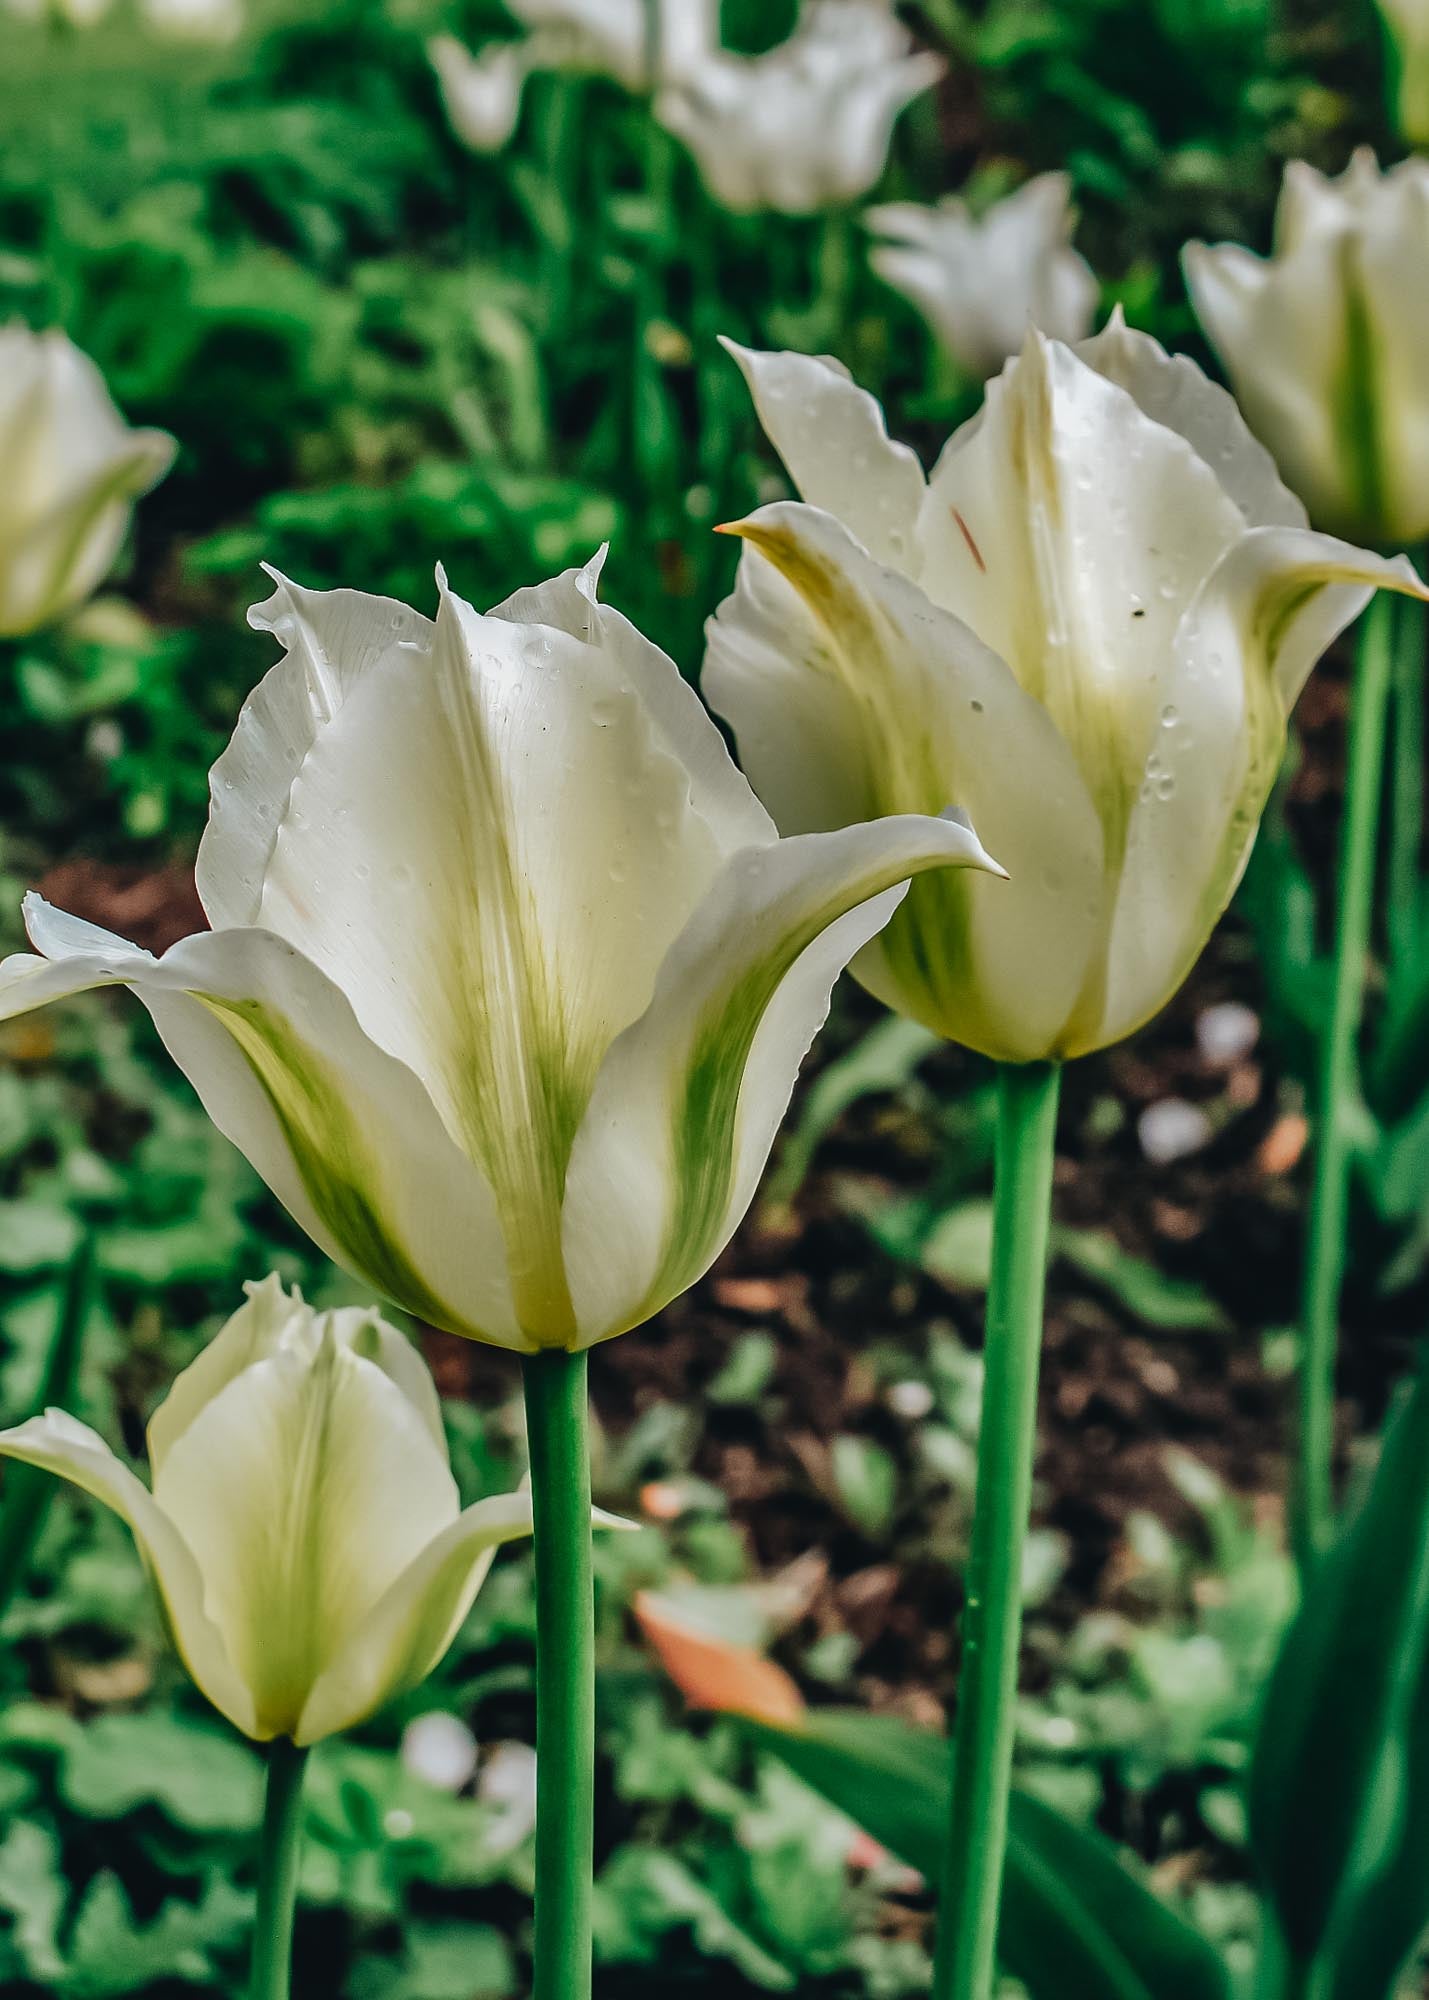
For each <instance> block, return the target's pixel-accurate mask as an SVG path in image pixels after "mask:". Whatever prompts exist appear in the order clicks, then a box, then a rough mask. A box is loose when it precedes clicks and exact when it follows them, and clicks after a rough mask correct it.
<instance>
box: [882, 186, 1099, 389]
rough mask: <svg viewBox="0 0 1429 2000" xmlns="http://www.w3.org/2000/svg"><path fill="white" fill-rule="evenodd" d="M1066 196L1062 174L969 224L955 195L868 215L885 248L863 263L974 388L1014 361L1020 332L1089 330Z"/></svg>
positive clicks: (1086, 282) (1087, 294) (1088, 274)
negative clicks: (903, 300) (904, 302)
mask: <svg viewBox="0 0 1429 2000" xmlns="http://www.w3.org/2000/svg"><path fill="white" fill-rule="evenodd" d="M1071 195H1072V184H1071V180H1070V178H1069V176H1068V175H1066V174H1039V175H1038V176H1037V177H1036V179H1035V180H1030V181H1028V183H1027V185H1026V186H1025V187H1021V188H1018V190H1017V191H1016V193H1015V194H1010V195H1008V196H1006V197H1005V198H1004V199H1003V200H1002V201H997V202H994V203H993V204H992V206H991V208H989V209H988V210H987V211H986V212H985V213H984V214H983V215H981V216H977V217H975V216H974V215H973V213H972V211H971V209H970V208H969V207H968V205H967V203H966V202H965V201H961V200H959V199H958V197H957V196H956V195H949V196H946V197H945V198H944V199H943V200H942V201H941V202H939V203H938V205H937V207H936V208H923V207H920V206H919V205H918V204H917V203H916V202H910V201H898V202H890V203H888V204H887V205H886V206H884V207H882V208H871V209H870V210H869V211H868V214H867V215H866V216H865V218H864V220H865V221H866V222H867V224H868V226H869V228H870V229H872V230H873V231H874V232H875V233H876V234H877V235H879V236H882V237H886V238H887V239H888V240H887V241H886V242H884V243H879V244H877V245H875V247H874V248H873V249H872V250H871V251H870V252H869V262H870V263H871V264H872V266H873V268H874V270H875V271H877V272H878V274H879V276H880V277H881V278H883V279H884V280H885V281H886V282H887V283H888V284H890V285H892V286H893V288H894V289H895V291H900V292H902V293H903V294H904V295H905V297H907V298H909V299H911V300H912V302H913V304H914V305H915V306H916V307H917V308H918V310H919V312H920V313H922V315H923V317H924V319H926V320H927V322H928V324H929V326H930V327H931V328H932V329H933V332H934V333H935V334H936V335H937V337H938V339H939V340H940V341H941V342H942V344H943V346H944V347H945V348H946V349H947V351H948V352H949V354H951V355H952V356H953V358H954V360H955V361H957V362H958V364H959V365H960V366H961V367H962V368H963V369H964V370H965V371H966V372H967V373H968V374H969V375H973V376H976V377H977V378H978V380H983V379H984V378H985V377H987V376H989V375H995V374H996V373H997V371H998V369H999V368H1001V366H1002V364H1003V363H1004V361H1007V360H1009V359H1010V358H1011V357H1012V356H1013V355H1014V354H1016V353H1017V351H1018V349H1019V348H1020V347H1021V345H1022V343H1023V341H1024V340H1025V338H1026V336H1027V329H1028V327H1029V326H1035V327H1039V328H1040V329H1041V331H1042V332H1043V333H1048V334H1051V335H1052V336H1053V337H1054V338H1055V339H1057V340H1068V341H1074V340H1081V339H1082V338H1083V337H1084V336H1085V335H1086V334H1088V333H1090V332H1091V327H1092V317H1093V315H1094V313H1095V312H1096V306H1097V281H1096V278H1095V277H1094V275H1093V273H1092V270H1091V267H1090V265H1089V264H1088V263H1087V262H1086V260H1085V259H1084V258H1082V257H1080V256H1078V254H1077V252H1076V251H1075V250H1073V249H1072V247H1071V238H1072V230H1073V228H1074V227H1075V223H1076V217H1075V215H1074V213H1073V210H1072V206H1071Z"/></svg>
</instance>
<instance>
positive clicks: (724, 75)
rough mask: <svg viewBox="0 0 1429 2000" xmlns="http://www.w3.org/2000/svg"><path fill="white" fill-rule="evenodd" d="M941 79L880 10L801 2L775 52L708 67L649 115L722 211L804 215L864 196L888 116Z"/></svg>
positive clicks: (889, 130)
mask: <svg viewBox="0 0 1429 2000" xmlns="http://www.w3.org/2000/svg"><path fill="white" fill-rule="evenodd" d="M943 68H944V65H943V62H942V59H941V57H939V56H936V55H933V54H931V53H928V52H924V53H921V54H914V53H913V44H912V38H911V36H910V35H909V34H908V32H907V31H906V29H904V28H903V27H902V26H901V25H900V24H899V22H898V21H897V20H896V19H895V17H894V15H893V14H892V13H891V12H890V10H889V8H888V7H887V5H885V4H883V0H808V4H806V6H805V8H804V12H803V14H802V16H801V18H800V21H799V25H798V27H797V28H796V30H795V32H794V33H793V34H792V35H791V36H790V37H789V39H788V40H787V41H786V42H783V43H781V44H780V45H779V46H778V47H777V48H773V49H771V50H770V51H769V52H768V54H766V55H762V56H736V55H726V54H723V53H716V54H714V55H712V56H711V57H710V59H709V61H708V62H706V63H705V64H704V65H703V66H702V67H700V68H698V69H696V70H692V72H691V73H690V74H689V75H688V76H687V77H686V78H685V79H684V80H683V81H682V82H678V83H674V84H671V85H668V86H667V87H666V88H665V89H663V90H662V91H661V92H660V94H659V96H658V97H657V99H656V104H655V115H656V116H657V118H659V120H660V122H661V124H663V125H664V126H665V127H666V129H667V130H668V131H670V132H673V133H674V134H675V136H676V137H677V138H679V139H682V140H683V141H684V143H685V144H686V145H687V146H688V147H689V149H690V151H691V153H693V155H694V157H695V163H696V165H697V166H698V168H699V171H700V174H701V177H702V178H703V180H704V182H705V185H706V187H708V189H709V191H710V193H711V194H712V195H713V196H714V197H715V199H716V200H717V201H720V202H722V203H723V204H724V206H725V207H726V208H729V209H733V210H734V211H736V212H737V213H742V214H748V213H753V212H755V211H756V210H759V209H778V210H781V211H782V212H784V213H785V214H789V215H808V214H813V213H815V212H816V211H817V210H819V209H821V208H830V207H833V206H835V205H836V204H838V203H841V202H848V201H853V200H856V199H857V197H858V196H859V195H862V194H866V193H867V192H868V190H869V189H870V188H871V187H872V186H873V184H874V182H875V181H876V180H877V179H878V177H879V175H880V174H881V173H882V172H883V167H884V163H885V161H886V159H887V157H888V145H889V141H890V139H891V138H892V135H893V126H894V123H895V121H896V120H897V117H898V114H899V112H900V111H902V110H903V109H904V107H905V106H906V105H907V104H909V103H911V101H912V100H913V99H914V98H915V97H917V96H919V95H920V94H921V93H922V92H923V91H925V90H928V89H930V88H931V86H932V85H933V84H935V83H936V82H937V81H938V78H939V77H940V76H941V75H942V73H943Z"/></svg>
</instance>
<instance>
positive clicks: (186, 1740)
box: [60, 1709, 262, 1834]
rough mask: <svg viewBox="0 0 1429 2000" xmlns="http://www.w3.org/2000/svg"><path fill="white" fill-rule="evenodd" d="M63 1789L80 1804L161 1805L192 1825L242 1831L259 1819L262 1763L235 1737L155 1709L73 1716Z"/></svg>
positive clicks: (98, 1811)
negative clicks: (86, 1718)
mask: <svg viewBox="0 0 1429 2000" xmlns="http://www.w3.org/2000/svg"><path fill="white" fill-rule="evenodd" d="M71 1728H72V1731H73V1733H72V1734H70V1735H69V1737H68V1742H67V1745H66V1747H65V1748H64V1750H63V1752H62V1763H61V1772H60V1790H61V1793H62V1794H63V1796H64V1798H65V1800H66V1802H67V1803H68V1804H69V1805H71V1806H73V1808H74V1809H75V1811H76V1812H81V1813H84V1814H85V1815H87V1816H88V1817H90V1818H92V1819H98V1820H114V1819H122V1818H123V1817H125V1815H127V1814H128V1813H131V1812H137V1811H139V1810H140V1809H141V1808H143V1807H145V1806H154V1807H157V1808H158V1810H159V1811H160V1812H162V1813H163V1814H164V1816H165V1818H167V1819H169V1820H171V1821H172V1822H173V1824H174V1825H175V1826H178V1827H183V1828H185V1829H186V1830H187V1831H189V1832H191V1833H243V1834H246V1833H248V1832H250V1831H251V1830H252V1829H254V1828H255V1827H256V1826H257V1824H258V1818H259V1814H260V1812H261V1810H262V1770H261V1766H260V1764H259V1761H258V1759H257V1757H256V1756H255V1755H254V1754H253V1752H252V1751H251V1750H250V1749H249V1748H248V1747H247V1745H246V1744H244V1743H241V1742H239V1740H238V1739H237V1738H236V1737H234V1736H230V1735H227V1734H225V1733H223V1732H221V1731H220V1730H218V1729H216V1728H214V1727H213V1726H212V1725H211V1724H209V1723H206V1722H203V1723H200V1722H190V1721H188V1720H186V1719H185V1718H183V1717H182V1716H178V1715H172V1714H164V1713H163V1712H161V1711H160V1710H158V1709H150V1710H145V1711H143V1712H141V1713H138V1714H134V1715H119V1714H115V1715H102V1716H100V1717H99V1718H98V1719H97V1720H96V1721H94V1722H91V1723H88V1724H85V1725H79V1724H72V1725H71Z"/></svg>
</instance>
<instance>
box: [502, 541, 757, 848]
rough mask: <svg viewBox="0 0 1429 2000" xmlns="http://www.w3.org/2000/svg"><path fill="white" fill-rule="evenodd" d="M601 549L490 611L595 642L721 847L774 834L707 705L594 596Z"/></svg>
mask: <svg viewBox="0 0 1429 2000" xmlns="http://www.w3.org/2000/svg"><path fill="white" fill-rule="evenodd" d="M605 555H606V551H605V549H603V548H602V549H601V550H600V551H599V553H598V554H597V555H596V556H594V557H593V558H592V559H591V561H590V562H588V563H587V564H586V565H585V567H584V568H583V569H568V570H565V571H563V572H562V574H561V575H560V576H557V577H552V578H551V579H550V581H549V582H547V583H538V584H536V585H534V586H533V587H531V588H529V589H526V590H518V591H515V592H514V593H513V594H512V595H511V596H510V597H508V598H506V599H505V600H504V601H503V602H502V603H500V604H495V605H493V606H492V608H491V610H490V612H489V613H488V614H487V615H488V616H489V617H491V618H505V619H507V620H508V621H509V622H510V623H512V624H521V625H549V626H554V627H555V628H556V629H557V630H559V631H562V632H567V633H569V634H570V636H571V637H572V638H573V639H579V640H580V641H581V642H582V643H583V644H585V645H588V646H595V647H598V648H599V649H600V650H601V651H602V652H604V653H605V654H606V655H608V657H609V658H610V660H611V662H612V664H613V665H615V666H616V667H618V669H619V671H620V673H621V674H622V675H623V676H624V677H625V678H627V679H628V680H629V682H630V685H631V686H632V687H633V688H634V689H635V690H636V692H637V693H638V694H639V696H640V700H641V702H642V703H643V705H644V708H645V712H646V715H647V716H648V718H649V720H650V721H651V723H652V724H653V725H654V728H655V730H656V733H657V738H658V740H659V741H660V742H661V744H662V745H663V747H664V748H665V749H666V750H668V751H669V752H670V754H671V755H672V756H673V757H675V758H677V759H678V760H679V762H680V763H681V764H682V765H683V766H684V768H685V770H686V772H687V773H688V774H689V785H690V802H691V804H692V806H693V807H694V810H695V811H696V812H697V813H698V814H699V816H700V818H701V819H702V820H703V821H704V822H705V824H706V825H707V826H708V827H709V828H710V829H711V830H712V832H713V833H714V834H715V835H716V837H717V838H718V840H719V844H720V847H721V850H722V851H723V852H724V853H726V854H733V853H734V851H735V849H736V848H739V847H748V846H751V845H753V844H755V843H757V842H759V841H765V840H773V839H774V837H775V829H774V822H773V820H771V819H770V817H769V815H768V813H767V812H766V811H765V810H764V808H763V806H762V805H761V804H760V803H759V800H758V799H757V798H756V797H755V796H754V793H753V792H752V791H751V790H750V787H749V781H748V779H747V778H746V777H745V776H744V774H743V773H742V772H741V771H740V769H739V767H738V765H737V764H736V763H735V762H734V759H733V758H732V757H731V756H730V754H729V751H728V750H727V749H726V748H725V742H724V738H723V737H722V736H721V735H720V732H719V730H718V728H717V727H716V726H715V724H714V723H713V722H712V721H711V720H710V716H709V711H708V710H707V709H706V707H705V705H704V703H703V702H702V701H701V700H700V698H699V696H698V695H697V694H696V693H695V691H694V689H693V688H692V687H691V686H690V684H689V682H688V681H687V680H686V679H685V678H684V676H683V675H682V674H681V673H680V672H679V670H678V669H677V668H676V666H675V663H674V661H673V660H672V659H671V658H670V656H669V654H668V653H665V652H662V651H661V649H660V648H659V647H658V646H657V645H655V644H653V642H652V641H651V640H649V639H647V638H646V637H645V635H644V633H643V632H641V631H639V630H638V629H637V627H635V626H634V625H632V624H631V622H630V620H629V619H628V618H626V617H623V616H622V614H621V613H620V612H619V611H616V610H614V609H612V607H611V606H610V605H608V604H602V603H601V601H600V599H599V597H598V596H597V594H596V593H597V588H598V585H599V582H600V575H601V571H602V570H603V568H604V567H605Z"/></svg>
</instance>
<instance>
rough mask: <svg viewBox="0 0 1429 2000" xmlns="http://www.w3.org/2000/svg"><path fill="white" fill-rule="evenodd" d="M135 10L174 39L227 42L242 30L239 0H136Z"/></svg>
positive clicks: (241, 9)
mask: <svg viewBox="0 0 1429 2000" xmlns="http://www.w3.org/2000/svg"><path fill="white" fill-rule="evenodd" d="M139 12H140V14H141V15H142V16H143V19H144V21H145V23H146V24H147V25H148V26H149V27H150V28H152V29H153V31H154V33H155V34H156V35H164V36H167V38H168V39H169V40H170V41H175V42H231V41H235V40H236V39H237V37H238V36H239V35H240V34H241V33H242V32H243V0H139Z"/></svg>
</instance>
